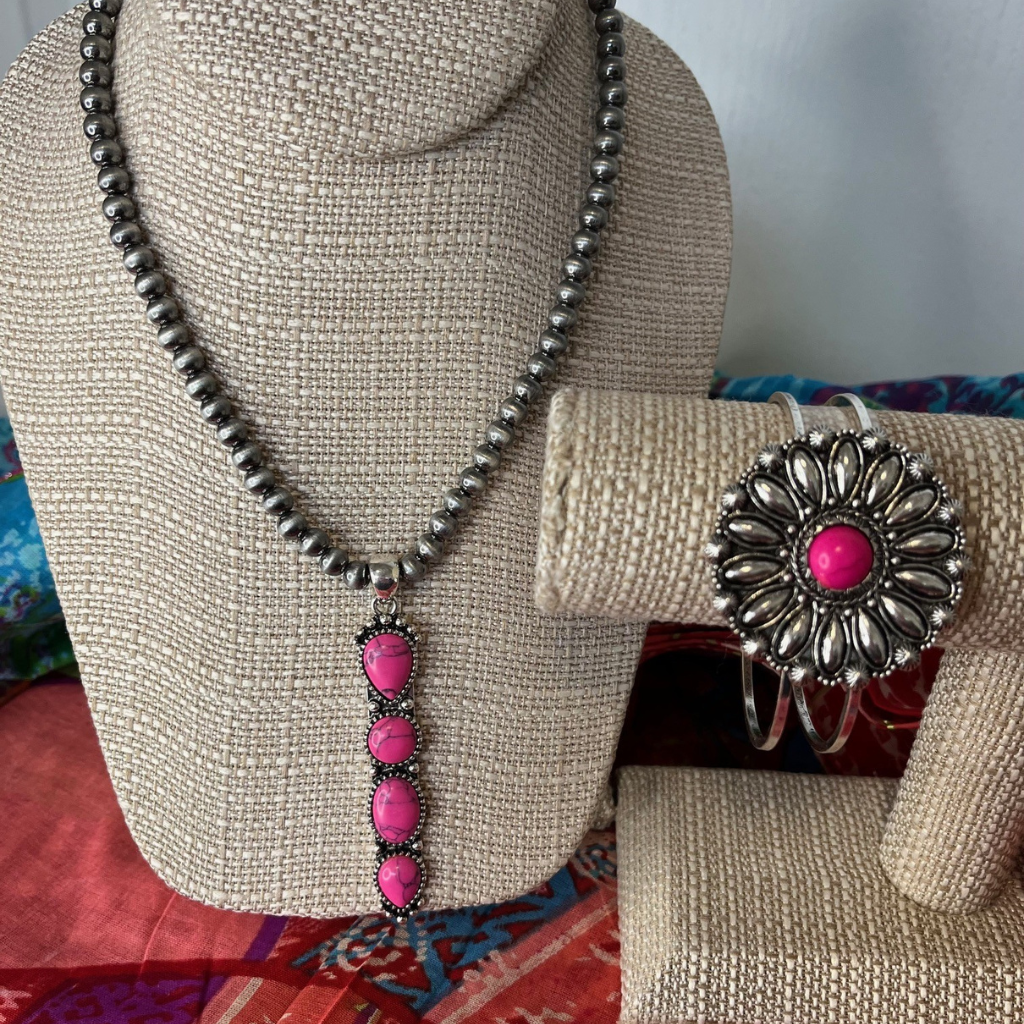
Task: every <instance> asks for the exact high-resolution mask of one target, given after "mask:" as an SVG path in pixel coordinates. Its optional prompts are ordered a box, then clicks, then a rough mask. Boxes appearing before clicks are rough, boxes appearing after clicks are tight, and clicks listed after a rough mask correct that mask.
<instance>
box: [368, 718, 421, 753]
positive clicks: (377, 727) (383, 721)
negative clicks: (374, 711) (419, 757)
mask: <svg viewBox="0 0 1024 1024" xmlns="http://www.w3.org/2000/svg"><path fill="white" fill-rule="evenodd" d="M366 745H367V746H368V747H369V748H370V753H371V754H373V756H374V757H375V758H377V760H378V761H383V762H384V763H385V764H401V763H402V762H403V761H408V760H409V758H410V757H412V755H413V752H414V751H415V750H416V729H415V728H414V727H413V724H412V722H410V721H409V719H408V718H401V717H399V716H398V715H389V716H388V717H387V718H378V719H377V721H376V722H374V723H373V726H372V727H371V728H370V732H369V734H368V735H367V737H366Z"/></svg>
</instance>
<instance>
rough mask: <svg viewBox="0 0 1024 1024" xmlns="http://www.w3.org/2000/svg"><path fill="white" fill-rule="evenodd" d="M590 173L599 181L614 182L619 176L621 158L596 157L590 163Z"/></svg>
mask: <svg viewBox="0 0 1024 1024" xmlns="http://www.w3.org/2000/svg"><path fill="white" fill-rule="evenodd" d="M590 173H591V175H592V176H593V177H594V178H595V179H596V180H597V181H603V182H609V181H614V180H615V179H616V178H617V177H618V176H619V158H618V157H616V156H595V157H594V159H593V160H591V161H590Z"/></svg>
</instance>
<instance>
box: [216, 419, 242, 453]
mask: <svg viewBox="0 0 1024 1024" xmlns="http://www.w3.org/2000/svg"><path fill="white" fill-rule="evenodd" d="M248 437H249V428H248V427H247V426H246V425H245V423H244V422H243V421H242V420H240V419H239V418H238V417H237V416H230V417H228V419H226V420H224V422H223V423H221V424H220V426H218V427H217V440H218V441H220V443H221V444H222V445H224V447H225V448H234V447H235V445H236V444H241V443H242V442H243V441H245V440H246V439H247V438H248Z"/></svg>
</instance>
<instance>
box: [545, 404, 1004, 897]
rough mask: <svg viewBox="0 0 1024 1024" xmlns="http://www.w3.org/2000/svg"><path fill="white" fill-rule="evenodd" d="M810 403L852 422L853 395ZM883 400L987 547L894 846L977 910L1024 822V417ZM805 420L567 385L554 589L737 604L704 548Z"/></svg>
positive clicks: (933, 887)
mask: <svg viewBox="0 0 1024 1024" xmlns="http://www.w3.org/2000/svg"><path fill="white" fill-rule="evenodd" d="M804 415H805V419H806V421H807V422H808V424H813V423H815V422H817V421H825V422H828V423H830V424H831V425H832V426H839V425H841V424H844V423H845V424H847V425H849V424H850V423H851V422H852V420H851V419H850V418H849V413H848V412H847V411H844V410H842V409H817V408H816V409H806V410H804ZM875 415H876V418H877V420H878V422H879V424H880V425H881V426H882V427H883V428H884V429H885V430H886V431H888V433H889V434H890V435H891V436H892V437H894V438H898V439H899V440H900V441H902V442H903V443H905V444H906V445H908V446H909V447H910V448H911V449H912V450H915V451H927V452H929V453H930V454H931V456H932V457H933V459H934V461H935V466H936V469H937V471H938V473H939V474H940V475H941V477H942V478H943V479H944V480H945V481H946V483H947V484H948V486H949V488H950V490H951V491H952V493H953V494H954V495H955V496H957V497H959V498H960V500H961V501H962V502H963V503H964V505H965V508H966V514H965V518H964V523H965V527H966V531H967V545H968V551H969V553H970V555H971V556H972V557H973V566H972V569H971V572H970V574H969V576H968V577H967V581H966V588H965V594H964V598H963V601H962V604H961V608H960V613H959V620H958V623H957V624H956V625H955V626H954V627H953V628H951V629H950V630H949V631H948V633H947V634H946V635H945V637H944V644H945V645H948V646H949V647H951V648H954V649H955V652H956V653H955V654H951V655H950V656H949V657H948V659H947V660H946V661H944V663H943V666H942V669H941V671H940V675H939V679H938V680H937V683H936V692H935V695H934V699H933V700H932V701H931V702H930V703H929V706H928V710H927V713H926V715H925V718H924V721H923V723H922V727H921V734H920V737H919V738H918V741H917V743H916V744H915V745H914V748H913V751H912V753H911V758H910V764H909V767H908V770H907V774H906V779H905V783H904V785H903V787H901V791H900V799H899V802H898V805H897V811H896V813H895V814H894V816H893V820H892V822H891V824H890V827H889V829H888V831H887V833H886V843H885V848H884V851H883V863H884V866H885V869H886V871H887V872H888V873H889V875H890V877H891V878H892V881H893V882H894V883H895V884H896V885H897V886H898V887H899V889H900V890H901V891H902V892H903V893H904V894H906V895H908V896H911V897H913V898H914V899H917V900H920V901H921V902H922V903H923V904H925V905H926V906H929V907H932V908H934V909H941V910H945V911H955V912H969V911H972V910H976V909H977V908H978V907H980V906H984V905H985V904H986V903H987V902H988V901H989V900H991V899H993V898H994V897H995V895H996V893H997V892H998V890H999V888H1000V886H1001V885H1002V884H1003V882H1004V881H1005V879H1006V876H1007V874H1008V873H1009V871H1010V869H1011V867H1012V864H1013V861H1014V858H1015V857H1016V856H1017V854H1018V853H1019V851H1020V848H1021V842H1022V840H1024V787H1022V786H1021V785H1020V780H1021V774H1022V770H1024V715H1022V713H1021V712H1022V710H1024V676H1022V673H1021V671H1020V669H1021V655H1022V654H1024V636H1022V627H1021V623H1022V622H1024V574H1022V573H1021V568H1020V564H1021V562H1020V558H1021V556H1020V552H1021V550H1022V548H1024V537H1022V532H1024V423H1021V422H1018V421H1012V420H1005V419H994V418H984V417H976V416H937V415H930V414H916V413H915V414H909V413H892V412H878V413H876V414H875ZM791 433H792V427H791V424H790V422H789V417H788V415H787V414H786V413H785V412H784V411H783V410H781V409H779V408H778V407H776V406H774V405H753V404H748V403H741V402H713V401H708V400H705V399H693V398H687V397H681V396H668V395H659V394H649V395H636V394H626V393H623V392H592V391H577V390H572V389H567V390H565V391H562V392H560V393H559V394H558V395H557V396H556V397H555V399H554V401H553V402H552V407H551V411H550V417H549V424H548V449H547V460H546V463H545V468H544V488H543V498H542V508H541V529H540V543H539V546H538V563H537V599H538V603H539V604H540V605H541V606H542V607H544V608H545V609H547V610H549V611H552V612H558V613H560V614H569V615H603V616H607V617H609V618H611V619H622V620H626V621H630V620H634V619H641V620H646V619H665V620H669V621H683V622H704V623H715V622H721V621H722V620H721V616H720V615H719V614H718V613H717V612H716V611H715V610H714V608H713V607H712V605H711V598H712V596H713V594H714V588H713V586H712V582H711V572H710V569H709V568H708V567H707V565H706V564H705V561H704V558H703V556H702V549H703V546H704V544H705V543H706V542H707V541H708V540H709V539H710V537H711V534H712V532H713V530H714V526H715V519H716V516H717V514H718V508H719V498H720V496H721V494H722V492H723V491H724V490H725V488H726V487H727V486H728V485H729V484H730V483H732V482H733V481H735V480H736V479H737V478H738V477H739V476H740V474H741V473H742V472H743V470H744V469H746V468H747V466H748V465H749V464H750V463H751V462H752V461H753V458H754V455H755V454H756V453H757V451H758V450H759V449H760V448H761V446H762V445H763V444H764V443H765V442H766V441H768V440H772V439H775V438H779V439H782V438H784V437H787V436H789V435H790V434H791ZM737 691H738V685H737ZM739 699H740V698H739V693H738V692H737V700H739Z"/></svg>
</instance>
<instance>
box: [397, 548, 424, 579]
mask: <svg viewBox="0 0 1024 1024" xmlns="http://www.w3.org/2000/svg"><path fill="white" fill-rule="evenodd" d="M398 571H399V572H400V573H401V574H402V579H403V580H421V579H423V577H424V576H426V575H427V567H426V566H425V565H424V564H423V560H422V559H421V558H420V556H419V555H417V554H416V552H415V551H407V552H406V553H405V554H404V555H402V557H401V558H400V559H399V560H398Z"/></svg>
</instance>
